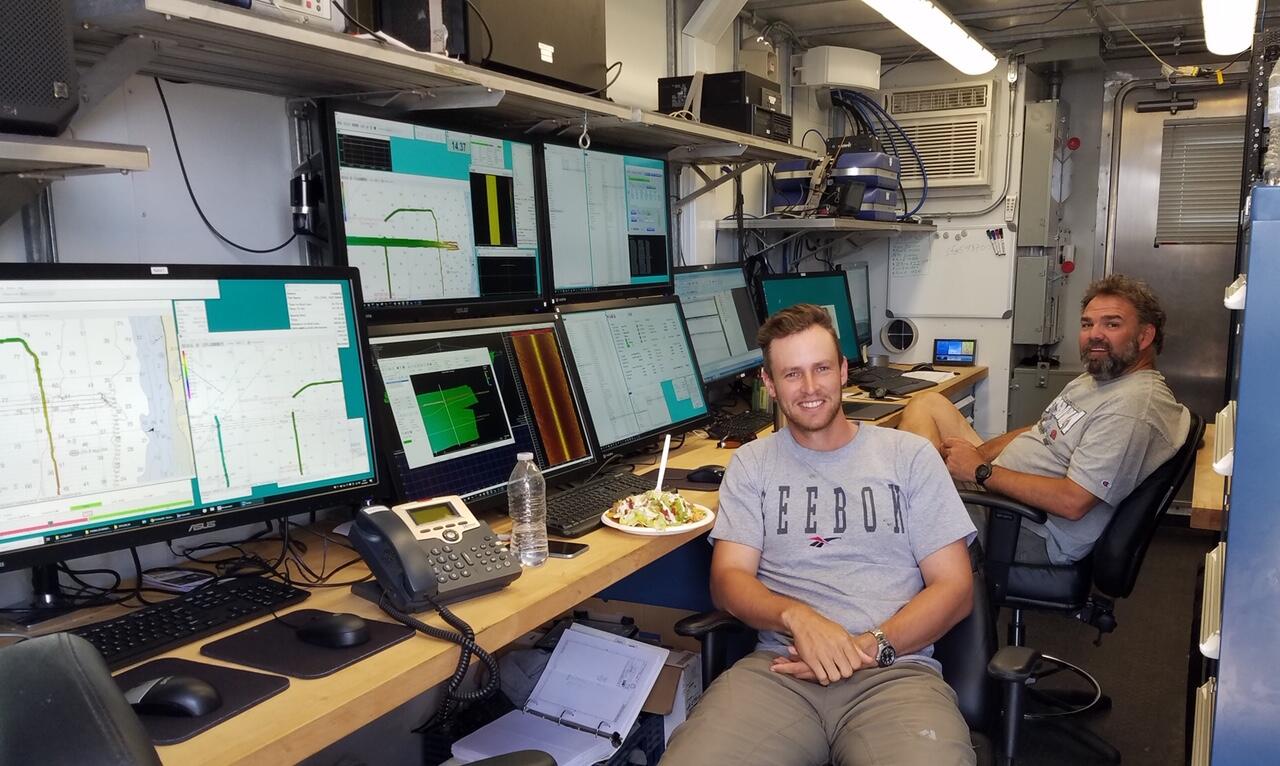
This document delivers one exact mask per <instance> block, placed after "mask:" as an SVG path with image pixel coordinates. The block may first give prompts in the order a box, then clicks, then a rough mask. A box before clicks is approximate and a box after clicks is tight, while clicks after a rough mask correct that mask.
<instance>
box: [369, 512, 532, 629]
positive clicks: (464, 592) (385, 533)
mask: <svg viewBox="0 0 1280 766" xmlns="http://www.w3.org/2000/svg"><path fill="white" fill-rule="evenodd" d="M349 539H350V540H351V543H352V545H354V546H355V548H356V550H357V551H359V553H360V555H361V556H362V557H363V558H364V560H365V563H366V564H368V565H369V569H370V571H372V572H373V576H374V578H375V579H376V580H377V584H376V585H374V584H373V583H361V584H359V585H356V586H353V587H352V591H353V592H354V593H356V594H357V595H359V596H362V597H364V598H368V599H369V600H371V601H374V602H377V601H378V600H379V599H380V598H382V597H384V595H385V597H386V598H387V600H388V601H390V602H391V604H392V606H394V607H396V608H397V609H399V610H401V611H406V612H421V611H424V610H426V609H429V608H431V606H432V604H431V603H430V602H429V601H428V600H427V599H426V598H425V597H424V596H430V597H431V599H432V600H434V601H435V603H436V604H445V603H449V602H451V601H459V600H461V599H464V598H470V597H471V596H476V595H479V594H481V593H487V592H489V591H492V590H497V589H498V588H502V587H504V586H506V585H507V584H508V583H510V582H511V581H512V580H514V579H516V578H517V577H519V576H520V562H519V561H518V560H517V559H516V558H515V557H513V556H511V555H509V554H508V553H507V548H506V546H503V545H500V544H499V543H498V536H497V535H496V534H494V532H493V530H492V529H490V528H489V525H488V524H486V523H485V522H483V521H480V520H479V519H477V518H476V517H475V514H473V513H472V512H471V509H470V508H468V507H467V504H466V503H464V502H463V501H462V498H460V497H458V496H457V495H448V496H445V497H437V498H432V499H430V500H423V501H420V502H414V503H404V504H402V505H397V506H394V507H391V508H388V507H386V506H385V505H371V506H367V507H365V508H361V509H360V510H359V511H358V512H357V513H356V519H355V523H354V524H352V526H351V533H350V536H349Z"/></svg>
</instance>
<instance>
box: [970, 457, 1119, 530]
mask: <svg viewBox="0 0 1280 766" xmlns="http://www.w3.org/2000/svg"><path fill="white" fill-rule="evenodd" d="M983 486H984V487H985V488H986V489H988V490H991V491H992V492H998V493H1000V494H1001V495H1005V496H1007V497H1011V498H1013V499H1014V500H1017V501H1018V502H1020V503H1023V504H1024V505H1029V506H1031V507H1032V508H1039V509H1040V510H1042V511H1044V512H1045V513H1048V514H1051V515H1053V516H1059V517H1061V518H1064V519H1069V520H1071V521H1077V520H1079V519H1082V518H1084V515H1085V514H1086V513H1088V512H1089V511H1090V509H1092V508H1093V507H1094V506H1095V505H1097V504H1098V502H1099V500H1098V498H1097V497H1096V496H1095V495H1094V494H1093V493H1092V492H1090V491H1089V490H1087V489H1085V488H1084V487H1082V486H1080V485H1079V484H1076V483H1075V482H1074V481H1072V480H1071V479H1068V478H1066V477H1065V476H1064V477H1062V478H1060V479H1056V478H1053V477H1050V476H1036V475H1035V474H1031V473H1022V472H1020V471H1012V470H1010V469H1008V468H1003V467H1001V466H998V465H997V466H992V468H991V477H990V478H989V479H987V481H986V482H985V484H984V485H983Z"/></svg>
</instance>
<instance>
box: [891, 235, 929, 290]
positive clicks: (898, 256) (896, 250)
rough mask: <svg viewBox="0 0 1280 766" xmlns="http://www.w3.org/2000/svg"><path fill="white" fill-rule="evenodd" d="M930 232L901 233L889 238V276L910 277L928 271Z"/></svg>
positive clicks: (892, 277)
mask: <svg viewBox="0 0 1280 766" xmlns="http://www.w3.org/2000/svg"><path fill="white" fill-rule="evenodd" d="M932 244H933V235H932V234H903V235H901V236H899V237H897V238H895V239H891V240H889V277H890V278H891V279H910V278H912V277H920V276H924V275H925V274H928V273H929V248H930V245H932Z"/></svg>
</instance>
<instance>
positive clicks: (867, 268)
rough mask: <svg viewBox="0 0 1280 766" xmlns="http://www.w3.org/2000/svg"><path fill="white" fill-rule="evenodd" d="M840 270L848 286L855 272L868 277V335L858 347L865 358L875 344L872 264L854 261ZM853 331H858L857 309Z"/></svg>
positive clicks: (850, 302)
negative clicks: (872, 308) (872, 309)
mask: <svg viewBox="0 0 1280 766" xmlns="http://www.w3.org/2000/svg"><path fill="white" fill-rule="evenodd" d="M850 267H853V268H850ZM840 270H841V271H843V272H844V274H845V283H846V284H847V283H848V281H849V275H850V274H852V273H853V272H854V271H855V270H856V271H862V272H863V273H864V274H866V276H867V295H866V298H867V335H866V338H865V339H864V338H861V337H859V338H858V346H859V347H860V348H861V349H862V353H863V356H864V357H865V356H866V354H867V353H869V349H870V348H871V344H873V343H875V328H874V325H873V323H874V322H875V314H874V313H872V311H871V264H870V263H868V262H867V261H853V262H851V263H846V264H843V265H842V268H841V269H840ZM849 308H851V309H853V294H852V293H850V295H849ZM853 330H854V333H855V334H856V333H857V331H858V312H857V310H856V309H854V311H853ZM864 341H865V342H864Z"/></svg>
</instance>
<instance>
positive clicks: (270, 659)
mask: <svg viewBox="0 0 1280 766" xmlns="http://www.w3.org/2000/svg"><path fill="white" fill-rule="evenodd" d="M325 614H329V612H322V611H320V610H318V609H299V610H297V611H294V612H289V613H288V614H284V615H281V618H282V619H281V620H269V621H267V622H264V623H262V624H261V625H255V626H253V627H252V628H246V629H245V630H242V631H240V632H239V633H235V634H233V635H230V636H227V637H226V638H222V639H219V640H217V641H213V642H211V643H208V644H205V645H204V646H202V647H200V653H201V654H203V655H204V656H206V657H213V658H214V659H217V660H225V661H226V662H234V663H235V664H237V665H247V666H248V667H251V668H257V669H258V670H265V671H267V672H268V673H280V674H282V675H286V676H293V677H294V678H323V677H324V676H327V675H329V674H331V673H336V672H337V671H339V670H342V669H343V668H345V667H347V666H348V665H351V664H354V663H357V662H359V661H360V660H363V659H364V658H365V657H369V656H372V655H374V654H377V653H378V652H380V651H382V650H383V649H386V648H387V647H389V646H394V645H395V644H398V643H400V642H401V641H403V640H405V639H406V638H408V637H409V636H412V635H413V633H414V631H413V629H412V628H406V627H405V626H403V625H400V624H398V623H394V622H382V621H380V620H370V619H365V623H366V624H367V625H368V626H369V640H368V642H366V643H363V644H360V645H359V646H348V647H344V648H341V649H330V648H329V647H325V646H316V645H314V644H308V643H306V642H305V641H302V640H300V639H299V638H298V637H297V636H296V635H295V634H294V626H297V625H305V624H307V622H308V621H310V620H311V619H313V618H315V617H319V616H321V615H325ZM284 621H287V623H288V624H286V623H285V622H284Z"/></svg>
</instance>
